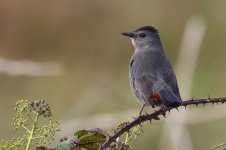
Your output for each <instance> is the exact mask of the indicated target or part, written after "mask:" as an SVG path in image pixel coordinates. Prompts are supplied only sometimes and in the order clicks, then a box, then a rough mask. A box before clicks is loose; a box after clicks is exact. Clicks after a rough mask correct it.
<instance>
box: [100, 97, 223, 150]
mask: <svg viewBox="0 0 226 150" xmlns="http://www.w3.org/2000/svg"><path fill="white" fill-rule="evenodd" d="M225 102H226V97H220V98H210V97H209V98H202V99H193V98H192V99H191V100H187V101H183V102H182V104H181V106H178V107H170V108H164V109H159V110H157V111H155V112H153V113H151V114H146V115H141V116H139V117H137V118H135V119H134V120H133V121H131V122H130V123H129V124H127V125H126V126H125V127H123V128H121V129H119V130H118V131H117V132H115V133H114V135H113V136H111V137H108V138H107V139H106V141H105V142H104V143H103V144H102V145H101V146H100V148H99V150H104V149H106V148H108V147H109V146H110V144H111V143H112V142H115V141H116V139H117V138H118V137H119V136H120V135H122V134H123V133H124V132H126V131H129V130H130V129H131V128H133V127H134V126H136V125H138V124H141V123H142V122H145V121H148V120H149V121H152V120H159V119H160V118H159V116H161V115H162V116H164V117H165V114H166V112H167V111H170V110H172V109H178V108H179V107H182V106H184V107H185V108H186V107H187V106H188V105H196V106H198V105H199V104H203V105H205V104H210V103H212V104H215V103H216V104H218V103H222V104H223V103H225Z"/></svg>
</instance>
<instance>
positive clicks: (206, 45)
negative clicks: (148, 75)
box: [0, 0, 226, 150]
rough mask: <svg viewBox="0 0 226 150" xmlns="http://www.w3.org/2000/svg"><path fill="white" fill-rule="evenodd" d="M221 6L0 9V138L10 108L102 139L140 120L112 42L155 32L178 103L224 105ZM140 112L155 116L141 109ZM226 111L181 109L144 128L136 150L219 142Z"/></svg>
mask: <svg viewBox="0 0 226 150" xmlns="http://www.w3.org/2000/svg"><path fill="white" fill-rule="evenodd" d="M225 6H226V1H224V0H218V1H214V2H213V1H211V0H190V1H179V0H173V1H172V0H171V1H164V0H159V1H154V0H152V1H150V0H141V1H126V0H124V1H121V0H120V1H119V0H116V1H106V0H99V1H91V0H87V1H78V0H76V1H73V0H64V1H61V0H54V1H52V0H50V1H28V0H24V1H12V0H2V1H0V139H9V138H10V137H11V136H12V135H15V132H14V131H13V126H9V125H10V123H11V120H12V118H13V117H14V115H15V111H14V109H13V108H14V106H15V102H16V101H17V100H18V99H31V100H37V99H46V100H48V101H49V103H50V105H51V107H52V112H53V115H54V116H55V118H56V119H57V120H59V122H60V124H61V132H60V133H59V135H57V137H56V139H57V140H58V139H59V138H62V137H64V136H69V135H73V133H74V131H76V130H78V129H84V128H85V129H91V128H96V127H99V128H102V129H105V130H109V129H112V128H114V127H115V126H117V125H118V124H119V123H120V122H122V121H129V120H132V116H136V115H138V112H139V110H140V107H141V106H140V104H138V103H137V102H136V100H135V98H134V97H133V96H132V94H131V91H130V87H129V82H128V64H129V59H130V57H131V55H132V54H133V51H134V50H133V47H132V44H131V41H130V40H129V39H128V38H126V37H123V36H121V35H120V33H121V32H124V31H133V30H135V29H136V28H138V27H140V26H143V25H152V26H155V27H156V28H157V29H159V32H160V37H161V40H162V42H163V46H164V49H165V52H166V54H167V55H168V57H169V59H170V61H171V63H172V65H173V66H174V68H175V72H176V74H177V78H178V82H179V86H180V90H181V95H182V97H183V99H184V100H186V99H189V98H191V97H196V98H201V97H208V96H209V95H210V96H211V97H222V96H226V90H225V87H226V78H225V76H226V59H225V56H226V9H225ZM146 111H148V112H151V111H153V110H152V108H146ZM225 125H226V105H214V107H212V106H206V107H204V108H202V106H200V107H199V108H198V109H197V108H196V107H188V108H187V110H186V111H185V109H184V108H181V109H179V113H178V112H172V113H170V115H169V117H168V118H167V119H162V120H160V121H155V122H152V124H151V125H149V123H145V125H144V133H143V135H142V136H141V137H138V138H137V139H136V140H135V141H134V140H132V141H131V144H132V146H133V147H134V148H135V149H151V148H152V149H162V150H164V149H183V150H186V149H188V150H192V149H195V150H199V149H200V150H201V149H208V148H210V147H211V146H214V145H217V144H219V143H223V142H226V132H225V131H226V130H225V128H226V126H225Z"/></svg>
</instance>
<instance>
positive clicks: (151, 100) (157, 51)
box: [121, 26, 182, 115]
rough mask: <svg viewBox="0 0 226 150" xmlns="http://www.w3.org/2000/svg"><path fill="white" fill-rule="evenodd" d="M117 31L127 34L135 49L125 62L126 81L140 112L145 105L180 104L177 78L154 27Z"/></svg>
mask: <svg viewBox="0 0 226 150" xmlns="http://www.w3.org/2000/svg"><path fill="white" fill-rule="evenodd" d="M121 34H122V35H124V36H128V37H130V38H131V41H132V45H133V46H134V48H135V51H134V53H133V55H132V57H131V59H130V64H129V82H130V87H131V90H132V93H133V95H134V96H135V98H136V99H137V101H138V102H139V103H140V104H141V105H142V108H141V110H140V115H141V114H142V111H143V109H144V107H145V106H152V107H153V108H156V107H158V108H160V109H161V108H170V107H177V106H180V105H181V103H182V99H181V96H180V91H179V88H178V84H177V79H176V76H175V73H174V71H173V68H172V65H171V64H170V61H169V59H168V57H167V56H166V54H165V52H164V49H163V46H162V43H161V40H160V36H159V32H158V30H157V29H156V28H155V27H153V26H142V27H140V28H138V29H136V30H135V31H133V32H123V33H121Z"/></svg>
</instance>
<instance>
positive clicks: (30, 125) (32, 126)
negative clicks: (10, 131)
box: [0, 100, 59, 150]
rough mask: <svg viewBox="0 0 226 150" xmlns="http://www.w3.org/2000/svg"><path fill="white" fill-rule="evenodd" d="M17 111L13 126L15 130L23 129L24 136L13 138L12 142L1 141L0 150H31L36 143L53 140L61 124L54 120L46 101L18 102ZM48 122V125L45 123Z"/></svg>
mask: <svg viewBox="0 0 226 150" xmlns="http://www.w3.org/2000/svg"><path fill="white" fill-rule="evenodd" d="M15 110H16V111H17V114H16V117H15V118H14V119H13V121H12V124H13V126H14V129H15V130H19V129H22V130H23V131H24V135H22V136H21V137H18V138H12V139H11V140H10V141H5V140H1V141H0V150H22V149H24V150H30V149H31V147H32V145H33V144H34V143H42V144H43V143H46V142H49V141H51V140H53V137H54V135H55V133H56V132H57V131H59V128H58V126H59V123H58V122H56V121H54V120H53V118H52V113H51V109H50V107H49V104H48V102H47V101H45V100H36V101H29V100H18V101H17V102H16V107H15ZM46 121H47V125H43V124H42V123H43V122H46Z"/></svg>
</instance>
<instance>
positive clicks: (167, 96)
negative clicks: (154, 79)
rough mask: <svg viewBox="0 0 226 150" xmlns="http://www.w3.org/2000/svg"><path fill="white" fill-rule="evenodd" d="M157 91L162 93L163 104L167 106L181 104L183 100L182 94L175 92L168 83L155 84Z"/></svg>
mask: <svg viewBox="0 0 226 150" xmlns="http://www.w3.org/2000/svg"><path fill="white" fill-rule="evenodd" d="M155 90H156V92H157V93H158V94H159V95H160V98H161V101H162V103H163V105H165V106H166V107H175V106H180V105H181V103H182V100H181V98H180V96H178V95H176V94H174V93H173V91H172V89H171V88H170V87H169V86H168V85H167V84H162V83H161V84H159V85H156V86H155Z"/></svg>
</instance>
